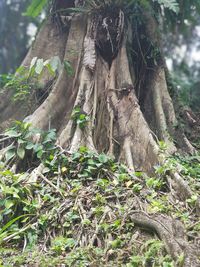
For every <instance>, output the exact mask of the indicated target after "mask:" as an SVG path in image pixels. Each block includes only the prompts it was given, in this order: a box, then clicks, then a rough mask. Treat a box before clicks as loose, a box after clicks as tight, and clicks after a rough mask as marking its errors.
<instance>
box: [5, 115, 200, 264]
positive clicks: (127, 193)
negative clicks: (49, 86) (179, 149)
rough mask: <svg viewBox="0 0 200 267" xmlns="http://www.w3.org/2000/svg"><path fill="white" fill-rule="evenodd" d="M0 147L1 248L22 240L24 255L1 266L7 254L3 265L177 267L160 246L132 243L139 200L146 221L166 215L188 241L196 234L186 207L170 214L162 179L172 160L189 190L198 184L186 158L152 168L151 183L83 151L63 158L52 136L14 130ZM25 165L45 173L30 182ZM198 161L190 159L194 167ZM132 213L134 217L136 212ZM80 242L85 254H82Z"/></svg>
mask: <svg viewBox="0 0 200 267" xmlns="http://www.w3.org/2000/svg"><path fill="white" fill-rule="evenodd" d="M77 112H78V114H80V113H79V112H80V111H79V110H77ZM5 138H6V140H5ZM2 140H4V141H3V142H6V144H5V145H6V146H7V145H9V144H10V145H11V146H10V147H9V146H8V147H9V149H7V150H6V154H5V156H4V157H5V160H4V158H2V159H1V162H0V194H1V201H0V228H1V230H0V237H1V241H2V244H3V247H6V245H7V242H9V247H10V248H11V247H12V246H15V245H16V243H17V244H18V245H23V241H24V239H25V240H26V242H25V245H24V246H25V247H26V250H25V252H24V254H22V255H20V256H17V255H16V253H15V252H12V254H13V256H11V257H9V258H8V257H7V259H6V256H5V255H7V254H6V252H5V254H1V251H0V255H2V257H3V263H8V264H13V263H15V261H19V262H20V264H21V266H23V264H27V263H29V264H30V262H31V263H32V264H33V263H35V262H36V261H37V260H38V257H39V261H40V265H41V266H46V265H47V264H48V266H55V264H58V263H59V264H61V263H67V266H74V265H75V266H77V265H80V266H82V265H83V266H85V265H84V264H88V263H91V262H93V263H94V264H97V265H98V266H100V265H102V264H104V265H105V264H111V265H112V264H119V263H121V264H122V265H124V266H127V267H129V266H144V265H147V264H150V263H151V264H152V263H153V264H155V266H175V265H174V264H175V263H174V262H173V261H172V260H171V258H170V257H169V256H168V255H167V254H166V252H165V250H164V246H163V244H162V242H161V241H159V240H157V239H153V240H152V239H150V240H146V239H145V238H146V237H145V235H144V236H143V237H141V234H142V233H140V238H144V240H143V241H142V246H139V247H138V246H136V244H135V239H133V238H132V236H133V235H134V234H135V235H136V236H137V231H138V228H137V226H136V225H134V223H133V222H132V221H131V220H130V218H129V213H130V211H131V210H132V209H133V205H136V203H137V202H135V200H137V201H138V198H140V197H142V199H143V197H144V199H145V201H144V203H145V205H146V208H147V211H148V212H149V213H150V214H155V213H157V212H161V213H164V214H166V213H169V212H170V214H173V216H175V217H178V218H181V220H183V221H184V222H185V223H186V224H188V225H191V224H192V225H194V227H192V228H191V231H192V232H193V233H196V232H197V231H198V229H199V228H198V227H199V226H198V224H196V223H195V224H194V223H193V220H194V219H195V218H193V215H192V213H191V214H190V215H188V213H187V211H188V206H182V204H180V205H179V204H178V203H176V208H175V207H174V206H173V205H172V203H171V202H170V201H171V200H169V199H168V194H167V191H168V186H167V184H166V181H165V176H166V173H167V172H168V171H170V170H173V168H176V164H177V160H178V161H179V160H180V163H182V166H183V167H182V168H183V172H182V173H183V174H184V175H188V173H189V171H190V173H191V182H192V181H194V180H192V179H194V178H192V177H195V179H196V174H197V172H198V168H197V172H195V173H192V172H191V171H192V170H191V168H190V167H189V166H190V163H189V162H188V159H186V158H169V159H168V160H166V163H165V164H164V165H162V166H157V167H156V174H155V176H153V177H148V176H146V175H145V174H144V173H142V172H135V173H132V172H130V171H129V170H128V169H127V167H126V166H124V165H123V164H118V163H116V162H115V161H114V159H112V158H110V157H109V156H107V155H105V154H103V153H102V154H96V153H94V152H91V151H89V150H88V149H87V148H86V147H80V149H79V150H78V151H77V152H75V153H73V154H70V153H69V152H67V151H65V150H61V149H60V148H59V147H58V146H56V145H55V140H56V135H55V131H54V130H50V131H48V132H41V131H38V130H37V129H32V128H31V126H30V125H29V124H27V123H20V122H17V124H16V125H15V126H14V127H12V128H11V129H9V130H7V131H6V132H5V137H3V138H2ZM163 146H164V145H163V144H162V147H163ZM19 147H20V149H21V151H19ZM9 150H10V152H9ZM22 151H23V153H22ZM8 152H9V154H7V153H8ZM11 155H12V157H10V156H11ZM14 157H15V158H16V159H17V161H15V162H18V166H19V167H18V171H17V173H14V172H13V170H12V169H10V168H9V166H10V162H11V161H12V160H13V159H14ZM30 157H31V161H32V164H31V166H33V165H35V167H36V166H41V164H42V166H43V167H42V171H41V173H40V172H38V173H37V175H36V180H32V178H31V177H32V176H31V175H32V172H31V169H30V172H29V171H26V172H23V166H25V165H27V164H29V163H28V161H29V160H28V159H29V158H30ZM197 159H198V158H193V159H192V158H191V160H194V162H195V161H196V160H197ZM24 170H27V166H26V167H24ZM186 170H187V171H186ZM195 190H197V188H195ZM195 202H196V196H195V195H194V196H192V197H191V199H188V201H187V205H189V206H190V207H191V208H194V206H195ZM134 203H135V204H134ZM144 203H143V204H144ZM141 204H142V202H140V205H141ZM143 204H142V205H143ZM134 207H135V209H136V210H137V205H136V206H134ZM52 235H53V236H54V238H52V237H51V236H52ZM108 236H110V237H109V238H108ZM140 241H141V239H140ZM82 242H84V247H80V245H81V244H82ZM139 243H140V242H139ZM38 246H40V247H43V248H44V249H45V250H47V251H48V252H47V255H48V257H46V258H45V257H43V255H42V254H41V252H38V250H37V247H38ZM81 246H82V245H81ZM47 247H48V249H47ZM125 248H126V249H125ZM34 250H35V252H33V251H34ZM30 251H31V252H30ZM27 253H28V255H29V257H27ZM30 253H31V254H30ZM107 253H109V257H108V258H106V255H107ZM30 255H31V258H30ZM63 255H64V257H63ZM47 258H49V259H50V260H49V261H47ZM81 264H82V265H81ZM108 266H109V265H108Z"/></svg>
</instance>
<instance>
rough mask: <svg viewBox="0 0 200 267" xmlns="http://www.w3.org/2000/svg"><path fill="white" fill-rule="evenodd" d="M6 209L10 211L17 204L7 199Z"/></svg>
mask: <svg viewBox="0 0 200 267" xmlns="http://www.w3.org/2000/svg"><path fill="white" fill-rule="evenodd" d="M4 205H5V207H6V209H10V208H11V207H12V206H14V205H15V203H14V201H12V200H11V199H7V200H6V201H5V204H4Z"/></svg>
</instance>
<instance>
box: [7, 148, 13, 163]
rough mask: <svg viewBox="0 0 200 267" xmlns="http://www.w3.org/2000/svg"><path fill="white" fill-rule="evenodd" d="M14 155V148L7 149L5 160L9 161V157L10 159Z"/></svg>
mask: <svg viewBox="0 0 200 267" xmlns="http://www.w3.org/2000/svg"><path fill="white" fill-rule="evenodd" d="M14 156H15V150H14V149H9V150H8V151H7V152H6V161H9V160H10V159H12V158H13V157H14Z"/></svg>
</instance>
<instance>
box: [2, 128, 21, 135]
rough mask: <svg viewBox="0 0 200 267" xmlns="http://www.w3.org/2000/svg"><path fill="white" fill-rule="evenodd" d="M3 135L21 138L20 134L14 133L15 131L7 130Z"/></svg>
mask: <svg viewBox="0 0 200 267" xmlns="http://www.w3.org/2000/svg"><path fill="white" fill-rule="evenodd" d="M5 135H6V136H8V137H19V136H21V133H19V132H17V131H15V130H13V129H12V130H8V131H6V132H5Z"/></svg>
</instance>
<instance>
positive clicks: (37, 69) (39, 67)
mask: <svg viewBox="0 0 200 267" xmlns="http://www.w3.org/2000/svg"><path fill="white" fill-rule="evenodd" d="M43 69H44V60H43V59H42V58H39V59H38V60H37V63H36V67H35V73H37V74H38V75H40V74H41V72H42V71H43Z"/></svg>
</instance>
